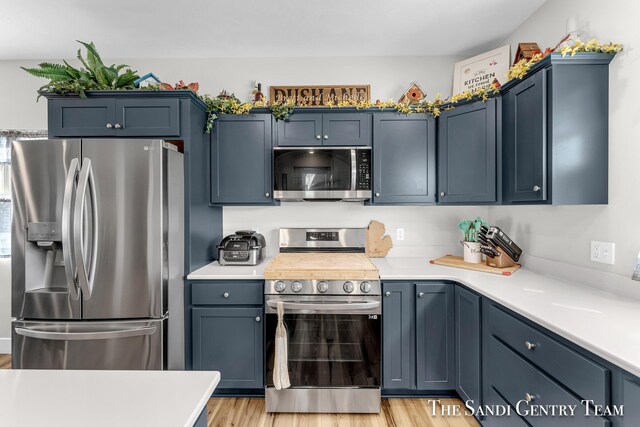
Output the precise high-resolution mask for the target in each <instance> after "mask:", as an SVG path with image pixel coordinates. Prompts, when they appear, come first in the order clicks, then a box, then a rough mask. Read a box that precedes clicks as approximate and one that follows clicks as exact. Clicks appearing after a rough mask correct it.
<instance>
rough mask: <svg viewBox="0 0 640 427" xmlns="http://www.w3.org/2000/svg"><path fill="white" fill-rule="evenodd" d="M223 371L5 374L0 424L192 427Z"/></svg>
mask: <svg viewBox="0 0 640 427" xmlns="http://www.w3.org/2000/svg"><path fill="white" fill-rule="evenodd" d="M219 381H220V373H219V372H203V371H198V372H194V371H75V370H68V371H65V370H40V369H33V370H20V369H14V370H1V371H0V402H2V405H1V407H2V411H0V425H5V426H20V427H41V426H50V427H59V426H60V427H62V426H64V427H86V426H92V427H114V426H118V427H129V426H131V427H143V426H153V427H165V426H166V427H179V426H184V427H193V424H194V423H195V422H196V420H197V419H198V417H199V416H200V413H201V412H202V410H203V409H204V408H205V406H206V404H207V401H208V400H209V397H211V393H213V390H214V389H215V388H216V386H217V385H218V382H219Z"/></svg>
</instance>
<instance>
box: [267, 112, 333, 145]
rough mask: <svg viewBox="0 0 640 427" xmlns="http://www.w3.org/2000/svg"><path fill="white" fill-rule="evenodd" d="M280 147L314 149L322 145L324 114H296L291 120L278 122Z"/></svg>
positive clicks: (278, 142)
mask: <svg viewBox="0 0 640 427" xmlns="http://www.w3.org/2000/svg"><path fill="white" fill-rule="evenodd" d="M276 127H277V132H276V134H277V137H276V139H277V144H278V146H279V147H313V146H318V145H322V114H306V113H300V114H294V115H292V116H291V117H290V118H289V120H286V121H285V120H278V121H277V122H276Z"/></svg>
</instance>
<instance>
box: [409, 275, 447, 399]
mask: <svg viewBox="0 0 640 427" xmlns="http://www.w3.org/2000/svg"><path fill="white" fill-rule="evenodd" d="M415 295H416V299H415V301H416V309H415V310H416V383H417V388H418V390H453V389H454V388H455V381H454V375H455V371H454V352H455V351H454V327H453V323H454V320H455V318H454V285H453V284H449V283H418V284H416V286H415Z"/></svg>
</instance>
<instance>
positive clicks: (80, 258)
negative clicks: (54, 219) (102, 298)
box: [73, 158, 98, 299]
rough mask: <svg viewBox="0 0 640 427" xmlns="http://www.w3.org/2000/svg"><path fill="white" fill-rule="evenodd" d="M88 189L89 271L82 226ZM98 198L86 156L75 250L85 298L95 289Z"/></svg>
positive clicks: (78, 198)
mask: <svg viewBox="0 0 640 427" xmlns="http://www.w3.org/2000/svg"><path fill="white" fill-rule="evenodd" d="M87 189H89V192H90V194H91V196H90V203H91V220H90V222H89V223H88V224H89V226H88V228H89V229H90V233H91V252H90V254H89V255H88V256H89V267H88V270H89V271H88V272H87V258H86V257H85V250H84V236H83V233H82V228H83V226H84V208H85V202H86V195H87ZM97 204H98V203H97V199H96V187H95V179H94V175H93V168H92V167H91V160H90V159H87V158H84V159H83V160H82V169H81V170H80V176H79V178H78V194H77V196H76V204H75V208H74V218H75V219H76V220H75V222H74V233H73V234H74V236H73V237H74V246H75V247H74V250H75V258H76V265H77V268H78V283H79V284H80V289H82V297H83V298H84V299H89V298H91V293H92V291H93V281H94V276H95V270H96V255H97V254H96V251H97V247H98V212H97Z"/></svg>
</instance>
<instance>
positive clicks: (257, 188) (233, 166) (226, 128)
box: [211, 114, 273, 205]
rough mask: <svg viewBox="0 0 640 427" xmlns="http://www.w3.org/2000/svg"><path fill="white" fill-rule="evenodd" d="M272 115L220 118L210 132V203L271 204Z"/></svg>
mask: <svg viewBox="0 0 640 427" xmlns="http://www.w3.org/2000/svg"><path fill="white" fill-rule="evenodd" d="M272 154H273V153H272V135H271V114H248V115H232V114H225V115H221V116H220V117H219V118H218V119H217V120H216V122H215V124H214V127H213V130H212V132H211V203H212V204H214V205H234V204H245V205H262V204H272V203H273V196H272V185H271V182H272Z"/></svg>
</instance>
